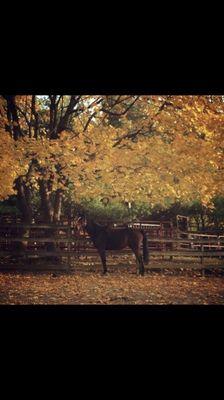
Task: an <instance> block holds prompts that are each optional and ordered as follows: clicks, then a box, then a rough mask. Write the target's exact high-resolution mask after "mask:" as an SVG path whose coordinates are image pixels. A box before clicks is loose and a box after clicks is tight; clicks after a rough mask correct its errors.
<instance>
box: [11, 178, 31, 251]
mask: <svg viewBox="0 0 224 400" xmlns="http://www.w3.org/2000/svg"><path fill="white" fill-rule="evenodd" d="M15 187H16V189H17V199H18V207H19V210H20V212H21V215H22V222H23V223H24V224H31V223H32V217H33V213H32V204H31V190H30V188H29V187H27V186H26V184H25V182H24V181H23V178H22V177H19V178H17V180H16V182H15ZM29 233H30V229H26V228H22V229H21V232H20V234H21V235H22V237H24V238H28V237H29ZM27 245H28V242H27V241H26V240H24V241H22V242H15V247H16V248H17V249H20V250H26V248H27Z"/></svg>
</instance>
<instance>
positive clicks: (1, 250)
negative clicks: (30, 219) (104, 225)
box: [0, 222, 224, 270]
mask: <svg viewBox="0 0 224 400" xmlns="http://www.w3.org/2000/svg"><path fill="white" fill-rule="evenodd" d="M133 228H137V229H138V228H139V226H136V227H135V226H134V227H133ZM140 228H141V229H144V227H143V226H141V227H140ZM145 228H146V229H145V231H146V232H147V236H148V246H149V252H150V256H151V257H161V258H164V257H169V258H170V259H172V258H175V257H178V258H180V257H188V258H195V257H196V258H199V259H200V261H201V263H203V260H204V258H205V257H219V258H221V257H224V236H223V235H222V236H218V235H206V234H199V233H186V232H178V235H176V236H177V237H169V236H166V237H165V236H164V237H161V236H158V237H155V235H153V234H151V231H150V229H149V228H148V227H145ZM117 229H119V227H117ZM181 236H182V237H181ZM108 253H109V254H114V255H118V256H119V255H121V254H131V250H130V249H128V248H126V249H124V250H123V251H119V252H118V251H108ZM94 255H95V256H96V255H97V250H96V249H95V248H94V247H93V245H92V242H91V240H90V238H89V237H88V236H84V235H81V234H80V233H78V232H77V231H76V229H75V227H74V226H72V225H71V224H69V223H66V222H65V223H64V224H63V225H55V224H31V225H29V224H18V223H17V224H1V225H0V268H2V269H4V268H5V266H6V264H7V269H9V268H10V267H12V268H13V267H18V268H19V267H20V266H21V268H22V265H24V264H25V265H26V266H28V268H30V269H35V267H38V266H40V263H41V269H43V270H44V269H45V268H46V269H54V268H56V267H58V268H59V269H65V270H69V269H70V267H71V264H72V263H74V262H75V261H77V260H78V259H79V258H80V257H81V256H94ZM149 267H150V265H149Z"/></svg>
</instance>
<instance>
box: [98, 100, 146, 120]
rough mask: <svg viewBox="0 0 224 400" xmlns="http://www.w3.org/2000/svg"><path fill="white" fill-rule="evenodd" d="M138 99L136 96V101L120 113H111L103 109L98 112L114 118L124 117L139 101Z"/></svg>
mask: <svg viewBox="0 0 224 400" xmlns="http://www.w3.org/2000/svg"><path fill="white" fill-rule="evenodd" d="M139 97H140V96H137V97H136V99H135V100H134V101H133V102H132V103H131V104H129V106H128V107H127V108H126V109H125V110H124V111H122V112H121V113H116V112H113V111H111V110H107V109H105V108H102V109H101V110H100V111H103V112H104V113H106V114H109V115H115V116H118V117H120V116H122V115H125V114H126V113H127V112H128V111H129V110H130V108H131V107H132V106H133V105H134V104H135V103H136V101H137V100H138V99H139Z"/></svg>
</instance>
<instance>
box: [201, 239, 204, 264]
mask: <svg viewBox="0 0 224 400" xmlns="http://www.w3.org/2000/svg"><path fill="white" fill-rule="evenodd" d="M201 251H202V256H201V264H203V260H204V257H203V252H204V245H203V244H202V245H201Z"/></svg>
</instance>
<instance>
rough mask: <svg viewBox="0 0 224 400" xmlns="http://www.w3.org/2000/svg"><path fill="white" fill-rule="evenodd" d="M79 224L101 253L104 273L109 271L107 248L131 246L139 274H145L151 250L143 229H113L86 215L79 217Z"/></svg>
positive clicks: (115, 248)
mask: <svg viewBox="0 0 224 400" xmlns="http://www.w3.org/2000/svg"><path fill="white" fill-rule="evenodd" d="M78 225H81V226H82V227H83V229H84V230H85V231H86V232H87V233H88V235H89V236H90V238H91V240H92V242H93V244H94V247H95V248H96V249H97V250H98V253H99V255H100V258H101V261H102V265H103V274H106V273H107V265H106V250H122V249H124V248H125V247H130V248H131V250H132V251H133V253H134V255H135V257H136V261H137V265H138V268H139V274H140V275H144V272H145V266H144V263H145V264H146V265H147V264H148V262H149V251H148V244H147V236H146V234H145V232H143V231H142V230H137V229H132V228H121V229H113V228H111V227H108V226H102V225H100V224H98V223H96V222H94V221H92V220H90V219H88V220H87V219H86V217H79V221H78ZM142 242H143V257H142V255H141V244H142Z"/></svg>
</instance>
